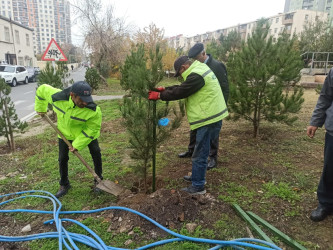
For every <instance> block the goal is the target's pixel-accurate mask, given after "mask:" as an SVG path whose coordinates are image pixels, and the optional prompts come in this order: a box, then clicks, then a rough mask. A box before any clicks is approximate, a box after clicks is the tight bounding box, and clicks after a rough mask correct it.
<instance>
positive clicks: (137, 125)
mask: <svg viewBox="0 0 333 250" xmlns="http://www.w3.org/2000/svg"><path fill="white" fill-rule="evenodd" d="M162 69H163V68H162V54H161V52H160V49H159V45H157V46H156V48H154V49H151V50H150V53H149V57H148V58H146V57H145V48H144V45H143V44H141V45H139V46H138V47H137V49H136V50H135V49H133V50H132V51H131V54H130V55H129V56H127V58H126V61H125V64H124V66H123V67H122V68H121V74H122V78H121V81H120V84H121V86H122V88H123V89H124V90H126V91H127V92H128V94H127V95H126V96H125V97H124V100H123V105H122V107H121V111H122V115H123V117H124V125H125V126H126V128H127V131H128V132H129V134H130V144H131V147H132V148H133V151H132V153H131V157H132V158H133V159H136V160H139V164H138V165H137V166H133V167H134V170H135V171H136V173H138V174H140V175H141V176H142V177H143V178H144V188H145V191H147V177H148V169H149V167H150V165H151V161H152V160H153V176H152V178H153V183H154V180H155V175H154V173H155V172H154V157H153V155H154V152H155V150H156V145H157V146H158V145H159V144H161V143H162V141H163V140H164V139H166V138H167V136H168V135H169V133H170V131H171V129H174V128H176V127H177V126H179V125H180V119H181V118H182V116H184V105H180V108H181V111H182V113H181V114H182V116H181V115H180V114H179V113H178V112H177V111H176V110H175V109H174V108H173V119H172V120H173V122H172V124H171V125H168V126H166V127H164V126H158V129H157V133H156V139H155V138H154V125H156V124H157V122H158V120H159V119H161V118H163V117H166V116H167V115H168V114H169V112H170V111H171V108H170V107H169V105H168V102H166V103H161V102H159V103H158V104H159V105H157V107H156V101H149V100H148V91H149V90H153V89H154V88H155V86H156V85H157V84H158V83H159V82H160V81H161V80H162V79H163V74H164V72H163V70H162ZM154 110H156V115H154ZM152 189H153V191H154V190H155V187H154V184H153V188H152Z"/></svg>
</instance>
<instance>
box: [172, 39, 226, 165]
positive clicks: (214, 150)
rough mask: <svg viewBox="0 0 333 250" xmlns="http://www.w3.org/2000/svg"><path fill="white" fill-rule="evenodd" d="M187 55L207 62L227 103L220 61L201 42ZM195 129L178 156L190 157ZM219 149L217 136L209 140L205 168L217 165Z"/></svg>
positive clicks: (222, 68)
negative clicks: (184, 148)
mask: <svg viewBox="0 0 333 250" xmlns="http://www.w3.org/2000/svg"><path fill="white" fill-rule="evenodd" d="M188 57H189V58H193V59H195V60H198V61H199V62H202V63H205V64H207V66H208V67H209V68H210V69H211V70H212V71H213V72H214V74H215V76H216V77H217V79H218V81H219V83H220V87H221V90H222V94H223V97H224V100H225V103H228V97H229V83H228V75H227V69H226V67H225V65H224V64H223V63H222V62H219V61H217V60H215V59H214V58H213V57H212V55H210V54H206V51H205V48H204V45H203V44H202V43H196V44H195V45H194V46H193V47H192V48H190V50H189V52H188ZM196 132H197V131H196V130H195V129H194V130H191V132H190V143H189V144H188V150H187V151H186V152H183V153H180V154H179V155H178V156H179V157H180V158H186V157H191V156H192V153H193V151H194V146H195V136H196ZM218 149H219V138H218V137H217V138H216V139H215V140H214V141H210V153H209V162H208V166H207V170H209V169H212V168H215V167H216V166H217V155H218Z"/></svg>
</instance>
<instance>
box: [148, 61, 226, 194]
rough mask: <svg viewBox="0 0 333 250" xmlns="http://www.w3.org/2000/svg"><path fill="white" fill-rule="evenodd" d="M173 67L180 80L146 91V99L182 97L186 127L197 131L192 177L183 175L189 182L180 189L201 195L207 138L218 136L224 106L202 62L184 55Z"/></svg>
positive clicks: (208, 143) (215, 82)
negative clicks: (170, 84) (180, 82)
mask: <svg viewBox="0 0 333 250" xmlns="http://www.w3.org/2000/svg"><path fill="white" fill-rule="evenodd" d="M174 68H175V71H176V74H175V77H178V76H180V75H181V76H182V77H183V79H184V82H183V83H182V84H180V85H175V86H171V87H166V88H164V87H158V88H157V89H156V90H157V91H149V97H148V98H149V99H150V100H158V99H161V100H163V101H173V100H179V99H185V106H186V113H187V119H188V121H189V123H190V128H191V130H194V129H196V130H197V134H196V144H195V148H194V152H193V154H192V176H185V177H184V179H185V180H187V181H191V182H192V185H191V186H189V187H187V188H184V189H182V190H183V191H186V192H188V193H190V194H204V193H206V190H205V183H206V180H205V177H206V171H207V159H208V156H209V149H210V140H215V139H216V138H218V136H219V132H220V130H221V127H222V119H223V118H225V117H227V116H228V109H227V106H226V103H225V101H224V98H223V95H222V92H221V88H220V84H219V81H218V80H217V78H216V76H215V74H214V73H213V71H212V70H211V69H210V68H209V67H208V66H207V65H206V64H204V63H201V62H199V61H194V62H193V63H192V61H191V60H190V59H189V58H188V57H187V56H181V57H179V58H177V60H176V61H175V63H174Z"/></svg>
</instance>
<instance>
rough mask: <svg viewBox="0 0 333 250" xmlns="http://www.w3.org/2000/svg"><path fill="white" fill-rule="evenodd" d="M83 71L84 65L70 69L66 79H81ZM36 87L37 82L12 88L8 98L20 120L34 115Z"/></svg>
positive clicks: (98, 97) (97, 97) (99, 97)
mask: <svg viewBox="0 0 333 250" xmlns="http://www.w3.org/2000/svg"><path fill="white" fill-rule="evenodd" d="M85 72H86V68H84V67H81V68H78V69H74V71H70V73H71V75H70V77H69V78H68V79H67V80H70V79H73V80H74V82H76V81H83V80H84V75H85ZM36 88H37V83H28V84H26V85H24V84H20V85H17V86H16V87H13V88H12V91H11V93H10V98H11V101H12V102H13V103H14V105H15V109H16V114H17V115H18V118H19V119H20V120H21V121H29V120H30V119H31V118H33V117H34V116H35V115H36V112H35V111H34V103H35V93H36ZM120 98H122V96H93V99H94V100H96V101H97V100H105V99H109V100H111V99H120Z"/></svg>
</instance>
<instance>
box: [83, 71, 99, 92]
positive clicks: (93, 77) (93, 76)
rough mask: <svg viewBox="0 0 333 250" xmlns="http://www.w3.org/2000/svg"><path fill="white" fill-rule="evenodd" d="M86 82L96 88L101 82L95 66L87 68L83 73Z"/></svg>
mask: <svg viewBox="0 0 333 250" xmlns="http://www.w3.org/2000/svg"><path fill="white" fill-rule="evenodd" d="M84 77H85V79H86V82H87V83H89V85H90V87H91V88H92V89H94V90H97V89H98V87H99V84H100V82H101V78H100V76H99V74H98V72H97V69H95V68H88V69H87V71H86V74H85V76H84Z"/></svg>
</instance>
